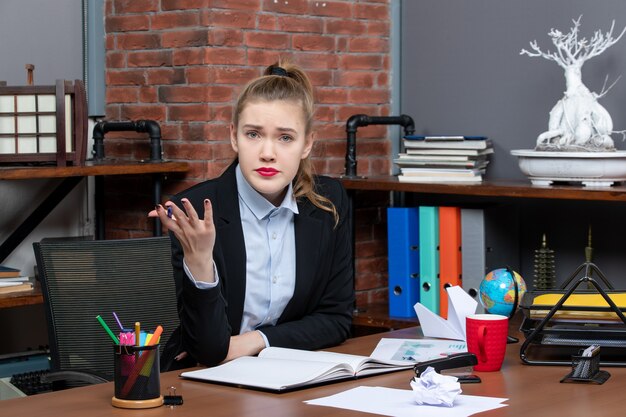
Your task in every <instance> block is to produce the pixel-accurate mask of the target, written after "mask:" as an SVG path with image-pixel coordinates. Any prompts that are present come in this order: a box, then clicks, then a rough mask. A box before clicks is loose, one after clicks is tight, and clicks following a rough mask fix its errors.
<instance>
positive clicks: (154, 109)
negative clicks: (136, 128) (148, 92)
mask: <svg viewBox="0 0 626 417" xmlns="http://www.w3.org/2000/svg"><path fill="white" fill-rule="evenodd" d="M120 117H121V118H122V119H124V120H141V119H151V120H156V121H161V120H165V107H164V106H154V105H130V104H126V105H123V106H122V107H121V108H120Z"/></svg>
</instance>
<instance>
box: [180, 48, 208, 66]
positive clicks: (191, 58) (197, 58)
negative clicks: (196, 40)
mask: <svg viewBox="0 0 626 417" xmlns="http://www.w3.org/2000/svg"><path fill="white" fill-rule="evenodd" d="M205 54H206V52H205V48H187V49H176V50H174V51H173V54H172V62H173V64H174V65H179V66H183V65H201V64H204V55H205Z"/></svg>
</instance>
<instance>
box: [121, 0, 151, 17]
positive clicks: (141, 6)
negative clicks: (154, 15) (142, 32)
mask: <svg viewBox="0 0 626 417" xmlns="http://www.w3.org/2000/svg"><path fill="white" fill-rule="evenodd" d="M113 9H114V10H115V14H118V15H119V14H125V13H146V12H156V11H158V10H159V2H158V0H113Z"/></svg>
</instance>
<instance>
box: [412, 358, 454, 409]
mask: <svg viewBox="0 0 626 417" xmlns="http://www.w3.org/2000/svg"><path fill="white" fill-rule="evenodd" d="M411 388H412V389H413V397H414V398H415V402H417V403H418V404H420V405H421V404H428V405H445V406H446V407H452V406H453V405H454V399H455V398H456V396H457V395H459V394H460V393H461V392H462V391H461V384H460V383H459V382H458V378H456V377H454V376H449V375H441V374H438V373H437V372H436V371H435V370H434V369H433V368H432V367H431V366H429V367H428V368H426V370H425V371H424V372H422V374H421V376H420V377H415V378H413V379H412V380H411Z"/></svg>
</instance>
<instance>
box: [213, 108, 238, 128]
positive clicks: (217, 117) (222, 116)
mask: <svg viewBox="0 0 626 417" xmlns="http://www.w3.org/2000/svg"><path fill="white" fill-rule="evenodd" d="M232 119H233V106H232V105H226V106H216V105H211V120H213V121H216V122H225V123H229V124H230V122H231V121H232Z"/></svg>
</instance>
